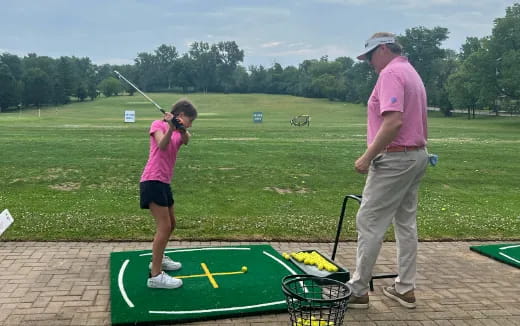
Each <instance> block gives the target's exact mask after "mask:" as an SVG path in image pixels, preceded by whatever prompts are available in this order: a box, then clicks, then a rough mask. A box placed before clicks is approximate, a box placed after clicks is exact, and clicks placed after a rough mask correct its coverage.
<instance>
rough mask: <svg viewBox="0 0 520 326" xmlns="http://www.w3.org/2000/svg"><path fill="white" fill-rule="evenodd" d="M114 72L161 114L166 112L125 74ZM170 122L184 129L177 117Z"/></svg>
mask: <svg viewBox="0 0 520 326" xmlns="http://www.w3.org/2000/svg"><path fill="white" fill-rule="evenodd" d="M114 73H115V74H116V75H117V77H118V78H119V79H122V80H124V81H125V82H126V83H127V84H128V85H130V86H132V87H133V88H134V89H135V90H136V91H138V92H139V94H141V95H143V96H144V97H145V98H146V99H147V100H148V101H150V103H152V104H153V105H154V106H155V107H156V108H157V110H159V111H161V112H162V113H163V114H166V111H164V109H163V108H162V107H161V106H160V105H159V104H157V103H156V102H155V101H154V100H152V99H151V98H150V97H149V96H148V95H146V94H145V93H144V92H143V91H141V90H140V89H139V88H137V86H135V85H134V84H133V83H132V82H131V81H129V80H128V79H126V78H125V76H123V75H121V73H120V72H119V71H117V70H114ZM172 123H173V125H174V126H175V128H177V129H186V128H185V127H184V125H183V124H182V123H181V122H180V121H179V120H178V119H177V117H174V118H173V120H172Z"/></svg>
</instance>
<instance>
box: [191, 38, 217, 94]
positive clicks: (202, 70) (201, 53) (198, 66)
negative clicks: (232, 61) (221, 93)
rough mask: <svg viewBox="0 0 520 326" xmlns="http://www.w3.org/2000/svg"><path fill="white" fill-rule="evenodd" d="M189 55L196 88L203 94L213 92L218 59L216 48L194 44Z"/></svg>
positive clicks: (204, 44) (206, 44) (204, 43)
mask: <svg viewBox="0 0 520 326" xmlns="http://www.w3.org/2000/svg"><path fill="white" fill-rule="evenodd" d="M189 55H190V58H191V59H192V60H193V71H194V75H195V76H194V82H195V86H196V88H197V89H198V90H201V91H203V92H207V91H208V90H215V88H216V81H217V63H218V59H219V55H218V48H217V46H215V45H213V46H211V47H210V45H209V44H208V43H206V42H194V43H192V44H191V46H190V50H189Z"/></svg>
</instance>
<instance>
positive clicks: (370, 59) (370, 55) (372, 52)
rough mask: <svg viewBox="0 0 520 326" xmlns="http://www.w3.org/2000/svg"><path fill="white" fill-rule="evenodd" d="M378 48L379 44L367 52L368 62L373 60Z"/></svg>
mask: <svg viewBox="0 0 520 326" xmlns="http://www.w3.org/2000/svg"><path fill="white" fill-rule="evenodd" d="M377 48H379V45H378V46H376V47H375V48H374V49H373V50H372V51H370V52H368V53H367V54H365V58H367V61H368V62H371V61H372V56H373V55H374V52H376V50H377Z"/></svg>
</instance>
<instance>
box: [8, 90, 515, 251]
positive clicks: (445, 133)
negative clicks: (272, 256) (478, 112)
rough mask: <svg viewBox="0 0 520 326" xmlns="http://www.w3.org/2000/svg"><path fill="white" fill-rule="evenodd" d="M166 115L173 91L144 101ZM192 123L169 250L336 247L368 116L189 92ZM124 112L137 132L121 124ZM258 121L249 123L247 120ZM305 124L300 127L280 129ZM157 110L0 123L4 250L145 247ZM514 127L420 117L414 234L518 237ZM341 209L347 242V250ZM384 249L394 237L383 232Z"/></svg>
mask: <svg viewBox="0 0 520 326" xmlns="http://www.w3.org/2000/svg"><path fill="white" fill-rule="evenodd" d="M150 96H151V97H152V98H154V100H156V101H157V102H158V103H159V104H161V105H162V106H163V107H165V108H168V107H169V106H170V105H171V103H173V102H174V101H176V100H177V99H178V98H179V97H180V95H178V94H150ZM189 98H190V99H191V100H193V102H194V103H195V104H196V105H197V106H198V109H199V113H200V114H199V118H198V119H197V120H196V121H195V123H194V126H193V128H192V134H193V138H192V141H191V143H190V145H189V146H188V147H184V148H182V149H181V152H180V153H179V156H178V160H177V167H176V176H175V178H174V180H173V183H172V188H173V189H174V193H175V200H176V213H177V214H176V215H177V219H178V224H177V230H176V232H175V234H174V237H175V238H177V239H201V240H208V239H226V240H235V239H237V240H238V239H246V240H251V239H262V240H263V239H265V240H275V239H276V240H312V241H332V240H333V238H334V234H335V229H336V224H337V220H338V216H339V213H340V208H341V202H342V200H343V197H344V195H346V194H358V193H361V191H362V187H363V185H364V179H365V176H364V175H360V174H357V173H355V171H354V169H353V164H354V161H355V160H356V159H357V158H358V156H359V155H360V154H361V153H362V152H363V150H364V148H365V121H366V117H365V108H364V107H363V106H361V105H352V104H345V103H338V102H329V101H328V100H322V99H306V98H299V97H292V96H274V95H259V94H249V95H236V94H235V95H233V94H232V95H224V94H206V95H205V94H193V95H190V96H189ZM124 110H135V111H136V117H137V122H136V123H124V122H123V116H124ZM255 111H262V112H263V113H264V122H263V123H261V124H254V123H253V122H252V114H253V112H255ZM298 114H310V115H311V116H312V122H311V126H310V127H292V126H290V124H289V120H290V119H291V118H292V117H293V116H295V115H298ZM158 118H160V114H159V113H158V111H156V110H155V108H154V107H153V106H152V105H151V104H149V103H148V102H146V100H145V99H144V98H143V97H141V96H140V95H134V96H133V97H130V96H118V97H112V98H103V99H98V100H96V101H94V102H84V103H74V104H71V105H67V106H64V107H59V108H57V109H56V108H54V107H47V108H44V109H42V110H41V116H40V117H38V110H36V109H35V110H24V111H22V112H21V113H20V112H9V113H2V114H0V139H1V152H2V160H1V161H0V185H1V191H0V210H3V209H4V208H8V209H9V210H10V212H11V214H12V215H13V217H14V219H15V222H14V224H13V225H12V226H11V227H10V228H9V229H8V230H7V231H6V233H4V234H3V235H2V237H1V239H2V240H114V239H118V240H119V239H121V240H123V239H129V240H134V239H135V240H151V239H152V237H153V232H154V224H153V220H152V218H151V217H150V216H149V212H148V211H146V210H141V209H139V197H138V182H139V177H140V174H141V171H142V168H143V166H144V164H145V162H146V160H147V157H148V141H149V140H148V135H147V131H148V128H149V125H150V123H151V121H152V120H153V119H158ZM519 132H520V118H508V117H500V118H499V117H480V118H477V119H476V120H466V118H465V117H463V116H461V117H455V118H444V117H441V116H440V115H437V114H432V115H431V116H430V141H429V151H430V152H432V153H436V154H438V155H439V156H440V161H439V164H438V166H436V167H429V168H428V172H427V175H426V176H425V178H424V180H423V183H422V187H421V195H420V208H419V217H418V224H419V236H420V238H421V239H422V240H433V239H436V240H439V239H518V238H519V236H520V213H519V212H520V195H519V194H520V163H519V162H520V152H519V151H518V149H519V146H520V140H519V137H518V135H519ZM356 209H357V204H355V203H351V205H350V207H349V210H348V212H347V214H348V215H347V219H346V222H345V227H344V231H343V234H342V235H343V237H344V238H345V239H355V237H356V234H355V222H354V213H355V210H356ZM388 239H393V232H388Z"/></svg>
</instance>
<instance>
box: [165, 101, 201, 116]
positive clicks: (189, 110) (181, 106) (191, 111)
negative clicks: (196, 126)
mask: <svg viewBox="0 0 520 326" xmlns="http://www.w3.org/2000/svg"><path fill="white" fill-rule="evenodd" d="M171 113H172V114H173V115H178V114H180V113H184V115H186V116H188V117H190V118H192V119H195V118H197V108H195V105H193V103H191V102H190V101H189V100H188V99H185V98H182V99H180V100H178V101H177V102H175V104H173V105H172V110H171Z"/></svg>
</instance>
